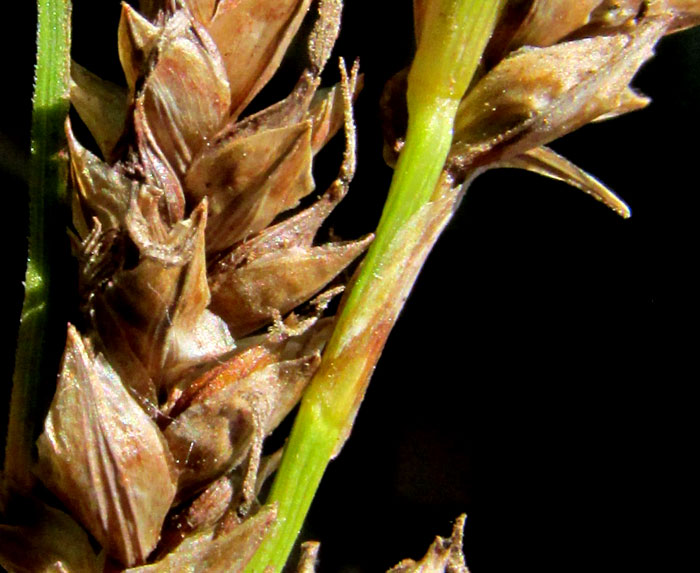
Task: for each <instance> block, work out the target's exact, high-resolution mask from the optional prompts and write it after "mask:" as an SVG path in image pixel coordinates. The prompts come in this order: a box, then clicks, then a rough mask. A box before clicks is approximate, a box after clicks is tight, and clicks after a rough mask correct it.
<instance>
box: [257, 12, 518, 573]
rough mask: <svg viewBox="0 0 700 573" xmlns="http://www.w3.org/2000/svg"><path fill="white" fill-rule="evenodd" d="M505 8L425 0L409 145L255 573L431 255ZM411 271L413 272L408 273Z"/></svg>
mask: <svg viewBox="0 0 700 573" xmlns="http://www.w3.org/2000/svg"><path fill="white" fill-rule="evenodd" d="M503 4H504V1H503V0H496V1H494V0H434V1H431V0H427V6H426V9H425V13H424V20H423V23H422V25H421V39H420V42H419V46H418V51H417V53H416V58H415V61H414V63H413V66H412V68H411V72H410V74H409V80H408V82H409V83H408V94H407V102H408V111H409V123H408V130H407V136H406V143H405V146H404V148H403V150H402V152H401V156H400V157H399V161H398V164H397V167H396V172H395V174H394V178H393V181H392V184H391V188H390V190H389V196H388V198H387V202H386V204H385V206H384V211H383V214H382V218H381V220H380V222H379V226H378V228H377V234H376V239H375V241H374V243H373V244H372V247H371V248H370V250H369V252H368V254H367V257H366V259H365V261H364V262H363V264H362V268H361V269H360V272H359V274H358V276H357V277H356V280H355V282H354V284H353V286H352V289H351V290H350V292H349V294H348V295H347V297H346V299H345V301H344V305H343V310H342V311H341V314H340V316H339V318H338V323H337V325H336V328H335V330H334V333H333V336H332V338H331V340H330V341H329V343H328V346H327V348H326V350H325V352H324V357H323V361H322V363H321V367H320V368H319V371H318V372H317V374H316V376H315V377H314V379H313V381H312V383H311V385H310V387H309V389H308V390H307V392H306V394H305V396H304V399H303V401H302V404H301V407H300V410H299V413H298V415H297V418H296V421H295V424H294V428H293V430H292V434H291V436H290V439H289V442H288V444H287V447H286V449H285V454H284V458H283V460H282V464H281V466H280V469H279V472H278V474H277V477H276V479H275V482H274V484H273V487H272V491H271V493H270V497H269V499H268V502H270V503H276V504H277V506H278V521H277V524H276V526H275V528H274V529H273V531H272V532H271V533H270V535H268V536H267V537H266V539H265V540H264V541H263V544H262V545H261V547H260V549H259V550H258V552H257V553H256V554H255V556H254V558H253V560H252V561H251V563H250V564H249V565H248V568H247V571H249V572H255V573H259V572H262V571H264V570H265V568H266V567H271V568H272V570H273V571H279V570H281V569H282V567H283V566H284V563H285V562H286V560H287V558H288V555H289V552H290V551H291V548H292V546H293V544H294V541H295V540H296V537H297V535H298V533H299V530H300V528H301V526H302V524H303V521H304V518H305V516H306V513H307V511H308V508H309V506H310V504H311V501H312V499H313V496H314V494H315V492H316V489H317V487H318V485H319V483H320V481H321V478H322V476H323V473H324V471H325V468H326V466H327V464H328V462H329V461H330V459H331V458H332V457H333V456H334V455H335V454H336V453H337V452H338V451H339V449H340V448H341V447H342V444H343V443H344V441H345V439H346V438H347V436H348V434H349V432H350V429H351V427H352V423H353V421H354V418H355V415H356V414H357V409H358V407H359V404H360V402H361V401H362V398H363V396H364V393H365V389H366V387H367V384H368V382H369V378H370V375H371V373H372V370H373V368H374V365H375V364H376V361H377V359H378V358H379V355H380V353H381V350H382V348H383V346H384V343H385V341H386V338H387V336H388V334H389V331H390V329H391V327H392V326H393V323H394V321H395V319H396V316H397V315H398V313H399V311H400V309H401V306H402V301H403V300H404V298H405V296H406V295H407V294H408V290H410V287H411V285H412V283H413V281H414V280H415V274H416V273H417V272H418V269H419V268H420V264H422V260H423V259H424V257H425V256H427V253H428V251H429V247H428V248H426V249H422V248H421V245H420V242H421V241H422V240H424V239H425V237H426V236H428V235H430V233H429V232H428V231H429V229H428V228H429V227H430V226H431V225H433V222H432V221H431V220H430V218H429V217H425V216H422V215H421V214H422V213H428V214H429V213H430V212H429V211H425V209H426V208H429V205H430V203H431V201H433V200H434V199H435V191H436V185H437V182H438V179H439V177H440V174H441V172H442V168H443V165H444V162H445V159H446V157H447V154H448V152H449V149H450V145H451V142H452V130H453V124H454V117H455V114H456V112H457V107H458V105H459V102H460V100H461V99H462V96H463V95H464V92H465V91H466V89H467V87H468V85H469V83H470V81H471V79H472V77H473V75H474V72H475V71H476V67H477V65H478V62H479V59H480V57H481V54H482V52H483V50H484V48H485V46H486V43H487V41H488V39H489V38H490V36H491V34H492V32H493V28H494V26H495V23H496V19H497V17H498V14H499V12H500V9H501V7H502V5H503ZM438 232H439V231H438ZM430 236H431V237H432V236H434V237H436V236H437V234H436V233H434V234H433V235H430ZM431 244H432V243H431ZM416 258H418V259H420V261H416V260H415V259H416ZM409 268H410V269H411V270H412V271H415V272H403V270H404V269H409ZM399 295H400V296H399ZM397 298H399V299H400V300H399V302H396V299H397Z"/></svg>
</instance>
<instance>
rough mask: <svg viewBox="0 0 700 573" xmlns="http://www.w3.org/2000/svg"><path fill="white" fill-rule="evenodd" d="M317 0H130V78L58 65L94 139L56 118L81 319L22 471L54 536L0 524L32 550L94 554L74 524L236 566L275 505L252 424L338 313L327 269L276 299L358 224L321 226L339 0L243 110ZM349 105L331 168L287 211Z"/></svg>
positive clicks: (297, 372) (156, 552)
mask: <svg viewBox="0 0 700 573" xmlns="http://www.w3.org/2000/svg"><path fill="white" fill-rule="evenodd" d="M310 4H311V2H310V0H288V1H284V2H267V1H265V2H260V1H258V0H256V1H242V2H230V1H222V2H212V1H206V0H202V1H197V0H189V1H186V2H158V1H153V2H143V3H142V9H143V12H141V13H139V12H138V11H137V10H135V9H134V8H132V7H131V6H129V5H127V4H124V5H123V8H122V14H121V22H120V25H119V31H118V45H119V57H120V61H121V63H122V67H123V70H124V76H125V86H123V87H122V86H117V85H114V84H111V83H109V82H105V81H103V80H101V79H100V78H99V77H98V76H96V75H94V74H92V73H91V72H89V71H87V70H85V69H84V68H82V67H81V66H80V65H79V64H77V63H76V64H74V66H73V82H74V85H73V89H72V101H73V105H74V106H75V108H76V109H77V111H78V113H79V115H80V117H81V118H82V119H83V121H84V122H85V124H86V125H87V127H88V128H89V129H90V131H91V132H92V135H93V137H94V138H95V141H96V142H97V144H98V147H99V149H100V153H101V155H102V158H100V157H98V156H97V155H95V154H94V153H92V152H91V151H89V150H88V149H86V148H85V147H84V146H83V145H82V144H81V143H80V142H79V141H78V139H77V138H76V136H75V135H74V133H73V130H72V128H71V125H70V122H68V123H67V125H66V132H67V138H68V145H69V151H70V165H71V180H72V184H73V185H72V186H73V192H74V198H73V201H72V203H73V211H74V212H73V222H74V227H73V229H72V230H71V233H72V239H73V250H74V253H75V255H76V257H77V259H78V263H79V287H80V296H81V309H82V311H83V313H84V318H83V320H82V324H83V327H82V328H81V332H79V331H78V329H77V328H76V327H74V326H69V329H68V341H67V344H66V347H65V351H64V357H63V363H62V367H61V372H60V374H59V382H58V389H57V392H56V394H55V396H54V399H53V403H52V404H51V407H50V411H49V414H48V417H47V418H46V421H45V426H44V432H43V434H42V435H41V437H40V438H39V442H38V449H39V466H38V470H37V472H38V474H39V476H40V479H41V480H42V481H43V483H44V485H45V486H46V487H47V488H48V489H49V490H51V492H52V493H53V494H54V495H55V496H56V497H57V498H58V499H59V500H60V501H61V502H62V503H63V504H64V506H65V508H66V509H67V511H68V512H70V514H71V516H72V517H68V516H65V518H63V517H61V516H62V515H63V514H58V513H57V512H55V510H52V509H45V510H42V511H43V512H44V513H46V512H47V511H48V512H49V513H50V516H49V517H47V519H46V523H47V524H49V526H52V527H53V526H55V528H56V529H57V533H56V534H55V535H54V536H52V537H50V540H44V537H42V535H43V534H42V533H41V532H40V531H39V530H37V529H36V526H35V525H34V524H33V523H30V522H29V521H28V522H27V523H26V524H19V525H17V526H16V527H15V526H13V527H15V528H14V529H11V530H8V531H7V533H8V535H10V537H12V536H15V537H16V536H17V535H19V534H21V533H22V532H30V531H37V532H38V533H37V535H38V536H37V541H36V543H37V544H38V546H39V547H41V548H43V549H42V550H43V551H44V552H45V553H46V555H47V559H52V558H53V557H52V556H53V555H56V556H57V557H56V558H57V559H65V560H66V561H67V562H70V563H73V564H74V565H73V566H74V567H78V568H80V567H82V569H80V570H84V571H88V570H97V569H98V568H99V567H100V565H99V564H98V563H97V557H96V553H95V552H94V551H93V550H92V548H91V547H90V546H89V544H88V545H87V546H86V543H85V539H87V534H89V535H91V536H92V538H94V539H95V540H96V542H97V543H98V545H99V550H100V551H102V552H103V559H106V562H107V564H108V568H109V569H110V570H122V571H144V572H146V571H164V572H165V571H176V570H177V571H179V570H197V571H222V572H223V571H240V570H242V568H243V567H244V566H245V564H246V562H247V561H248V559H249V558H250V557H251V555H252V554H253V552H254V551H255V548H256V547H257V544H258V543H259V542H260V540H261V539H262V536H263V534H264V532H265V531H266V530H267V529H268V528H269V527H270V525H271V524H272V523H273V522H274V519H275V514H276V512H275V508H274V507H265V508H262V509H261V507H260V504H259V503H258V502H257V500H256V496H257V494H258V492H259V490H260V487H261V486H262V483H263V481H264V479H265V478H266V477H267V476H269V475H270V473H271V472H273V471H274V468H275V467H276V464H277V463H278V462H279V457H280V454H279V452H278V453H277V454H275V455H273V456H271V457H265V456H263V455H262V443H263V440H264V438H265V436H267V435H268V434H270V432H272V431H273V430H274V429H275V428H276V427H277V426H278V424H279V423H280V422H281V421H282V420H283V419H284V418H285V417H286V415H287V414H288V413H289V412H290V411H291V410H292V409H293V408H294V406H295V405H296V404H297V402H298V401H299V399H300V397H301V394H302V392H303V390H304V388H305V387H306V385H307V383H308V382H309V380H310V379H311V377H312V375H313V373H314V372H315V370H316V369H317V368H318V365H319V362H320V353H321V351H322V349H323V346H324V344H325V341H326V339H327V338H328V336H329V333H330V329H331V325H332V320H331V319H330V318H320V313H321V309H322V308H323V307H324V306H325V304H327V301H328V299H329V298H330V297H331V296H332V295H333V294H335V293H337V292H338V289H337V288H336V289H331V290H330V291H328V293H327V294H322V295H320V298H319V301H318V302H317V303H315V304H316V306H317V307H318V310H317V311H316V313H315V314H312V315H310V316H296V315H294V314H293V313H292V314H290V315H289V316H288V317H287V318H286V319H285V320H283V319H282V315H283V314H288V313H290V312H291V311H292V310H294V309H295V308H296V307H297V306H299V305H300V304H302V303H304V302H305V301H307V300H309V299H310V298H311V297H312V296H314V295H316V294H317V293H319V292H320V291H322V290H323V289H324V288H325V287H326V285H327V284H328V283H330V282H331V281H332V280H333V279H334V278H335V277H336V276H337V275H338V274H339V273H340V272H341V271H342V270H343V269H344V268H345V267H346V266H348V265H349V264H350V263H351V262H352V261H353V260H354V259H355V258H356V257H357V256H358V255H360V254H361V253H362V251H364V250H365V249H366V248H367V245H368V244H369V241H370V240H371V238H369V237H368V238H365V239H362V240H360V241H354V242H352V241H351V242H333V243H328V244H325V245H324V244H321V245H316V244H314V239H315V236H316V234H317V233H318V231H319V228H320V227H321V225H322V224H323V222H324V220H325V219H326V217H327V216H328V214H329V213H330V212H331V210H332V209H333V208H334V207H335V206H336V205H337V204H338V202H339V201H340V200H341V199H342V198H343V197H344V195H345V193H346V192H347V187H348V184H349V182H350V179H351V178H352V174H353V173H354V162H355V155H354V126H353V122H352V114H351V105H352V98H353V97H354V96H355V95H356V93H357V91H358V86H359V83H360V81H359V78H358V73H357V67H354V68H353V71H352V73H351V74H350V77H348V76H347V74H346V73H345V69H344V67H342V66H341V68H342V69H341V75H342V82H341V84H340V85H339V86H336V87H335V88H331V89H327V90H319V89H318V88H319V84H320V74H321V71H322V70H323V68H324V66H325V64H326V61H327V60H328V57H329V55H330V51H331V48H332V46H333V44H334V41H335V38H336V36H337V32H338V26H339V20H340V8H341V3H340V1H338V0H322V1H321V2H319V3H318V16H317V19H316V23H315V24H314V26H313V29H312V31H311V33H310V36H309V39H308V44H307V45H308V49H307V52H308V62H307V67H306V69H305V70H304V71H303V73H302V74H301V77H300V78H299V81H298V82H297V85H296V86H295V87H294V88H293V89H292V91H291V93H290V95H289V96H288V97H287V98H285V99H284V100H282V101H280V102H279V103H277V104H274V105H272V106H270V107H268V108H265V109H263V110H261V111H259V112H257V113H256V114H254V115H250V116H247V117H246V116H244V115H243V111H244V109H245V107H246V106H247V104H248V103H249V102H250V101H251V100H252V99H253V98H254V97H255V95H256V94H257V93H258V92H259V91H260V89H261V88H262V87H263V86H264V85H265V83H266V82H267V81H268V80H269V79H270V77H271V76H272V75H273V74H274V72H275V70H276V69H277V67H278V65H279V63H280V61H281V58H282V56H283V54H284V52H285V50H286V48H287V46H288V45H289V43H290V42H291V41H292V39H293V37H294V36H295V34H296V32H297V29H298V28H299V26H300V24H301V22H302V20H303V18H304V16H305V15H306V12H307V11H308V9H309V6H310ZM343 126H344V128H345V134H346V139H347V149H346V153H345V156H344V158H343V161H342V162H341V169H340V175H339V178H338V180H337V181H336V182H334V183H333V184H332V185H331V187H330V189H329V190H328V191H327V192H326V193H325V194H323V195H322V196H321V197H320V198H318V199H316V200H315V201H310V205H311V206H307V207H306V208H304V209H303V210H301V211H299V212H298V213H296V214H294V215H293V216H292V217H289V216H288V215H287V214H286V212H287V211H289V210H290V209H292V208H294V207H297V206H298V205H299V203H300V201H302V200H303V199H304V198H305V197H307V196H308V195H310V194H311V193H313V192H314V189H315V184H314V180H313V176H312V161H313V158H314V156H315V154H316V153H317V152H318V151H319V150H320V148H321V147H322V146H323V145H324V144H325V143H326V142H327V141H328V140H329V139H330V138H331V137H332V136H333V135H334V133H335V132H336V131H337V130H338V129H339V128H340V127H343ZM272 223H274V225H271V224H272ZM214 301H215V302H214ZM273 323H274V327H273V328H271V330H270V331H269V332H265V331H264V328H265V327H266V326H269V325H272V324H273ZM261 329H262V330H261ZM257 330H260V333H258V334H257V335H256V336H251V337H249V338H247V339H244V338H242V337H243V336H246V335H249V334H255V331H257ZM52 512H53V513H52ZM73 520H75V521H73ZM32 528H34V529H32ZM71 538H75V539H74V540H73V539H71ZM56 540H64V541H65V543H66V544H71V547H72V549H70V550H66V551H65V552H63V553H62V552H61V549H60V547H59V546H58V545H57V544H56ZM3 554H7V555H10V553H8V551H5V550H3ZM13 559H15V557H12V555H10V556H9V557H6V558H5V560H6V561H7V562H11V563H14V561H12V560H13ZM8 560H9V561H8ZM19 560H20V561H21V559H19ZM85 563H87V565H86V564H85ZM71 570H76V571H77V570H78V569H71Z"/></svg>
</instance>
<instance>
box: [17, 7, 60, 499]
mask: <svg viewBox="0 0 700 573" xmlns="http://www.w3.org/2000/svg"><path fill="white" fill-rule="evenodd" d="M70 16H71V2H70V0H39V1H38V29H37V64H36V76H35V88H34V107H33V115H32V150H31V163H30V180H29V254H28V260H27V272H26V277H25V295H24V304H23V307H22V315H21V322H20V327H19V334H18V342H17V353H16V355H15V371H14V377H13V386H12V398H11V402H10V422H9V427H8V435H7V446H6V450H5V477H6V479H7V483H8V485H10V486H11V487H12V488H14V489H18V490H20V491H27V490H28V489H29V488H30V487H31V486H32V484H33V482H34V479H33V476H32V474H31V466H32V448H33V444H34V439H35V437H36V429H37V425H38V424H39V423H41V420H40V419H38V415H39V412H38V408H37V406H38V398H39V395H40V391H41V383H42V379H41V373H42V371H43V367H42V363H43V359H44V357H45V355H46V353H45V347H46V345H47V343H48V340H47V335H48V334H49V333H50V332H51V331H52V330H51V329H50V328H49V305H48V299H49V293H50V288H51V277H50V272H49V271H50V268H51V266H52V265H53V264H54V263H53V259H54V252H55V250H56V244H57V240H56V239H57V237H56V236H54V231H55V230H56V228H57V227H58V225H56V216H57V212H58V211H57V207H58V206H59V205H60V204H61V203H62V202H63V200H64V196H65V189H66V175H67V169H66V160H65V158H64V157H63V156H62V154H61V151H62V149H63V148H64V140H65V134H64V128H63V124H64V121H65V117H66V114H67V113H68V105H69V103H68V95H69V89H70V38H71V36H70Z"/></svg>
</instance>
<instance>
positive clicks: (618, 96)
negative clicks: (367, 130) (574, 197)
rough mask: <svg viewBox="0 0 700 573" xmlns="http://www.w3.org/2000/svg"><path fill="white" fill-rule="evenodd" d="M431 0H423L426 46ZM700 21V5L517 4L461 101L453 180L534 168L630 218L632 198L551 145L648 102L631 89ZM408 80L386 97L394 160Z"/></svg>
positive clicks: (534, 0)
mask: <svg viewBox="0 0 700 573" xmlns="http://www.w3.org/2000/svg"><path fill="white" fill-rule="evenodd" d="M430 1H431V0H415V1H414V8H415V9H414V14H415V29H416V36H417V39H418V41H420V31H421V26H422V19H423V15H424V13H425V7H426V5H427V4H428V3H429V2H430ZM698 23H700V3H698V2H697V1H694V0H688V1H680V0H629V1H623V2H620V1H614V2H613V1H607V0H604V1H601V0H590V1H581V2H568V1H566V0H529V1H526V2H508V3H507V4H506V6H505V8H504V11H503V14H502V15H501V19H500V22H499V24H498V26H497V27H496V30H495V32H494V34H493V37H492V38H491V40H490V42H489V44H488V46H487V47H486V50H485V52H484V55H483V59H482V66H481V70H480V72H479V74H477V77H476V78H475V80H474V81H473V82H472V85H471V86H470V88H469V89H468V90H467V92H466V94H465V96H464V98H463V99H462V101H461V103H460V106H459V110H458V112H457V117H456V119H455V127H454V138H453V144H452V149H451V151H450V155H449V158H448V161H447V164H446V168H445V178H444V179H443V183H447V184H448V185H452V186H456V187H460V186H461V185H462V184H463V183H465V182H469V181H471V179H472V178H473V176H474V175H476V174H478V173H481V172H483V171H484V170H486V169H492V168H498V167H515V168H519V169H526V170H529V171H533V172H535V173H539V174H541V175H544V176H547V177H550V178H553V179H557V180H561V181H564V182H566V183H568V184H569V185H571V186H573V187H576V188H578V189H581V190H582V191H584V192H585V193H588V194H589V195H591V196H593V197H594V198H596V199H598V200H599V201H601V202H602V203H604V204H605V205H607V206H608V207H610V208H611V209H613V210H614V211H615V212H617V213H618V214H619V215H621V216H623V217H629V216H630V214H631V213H630V209H629V207H628V206H627V205H626V204H625V203H624V201H622V199H620V198H619V197H618V196H617V195H615V194H614V193H613V192H612V191H611V190H610V189H608V188H607V187H605V185H603V184H602V183H601V182H600V181H598V180H597V179H595V178H594V177H593V176H591V175H589V174H588V173H586V172H585V171H583V170H582V169H580V168H578V167H577V166H575V165H574V164H572V163H571V162H570V161H568V160H566V159H565V158H563V157H561V156H560V155H558V154H557V153H555V152H554V151H552V150H551V149H550V148H548V147H547V146H546V145H547V144H548V143H549V142H551V141H553V140H555V139H558V138H559V137H561V136H563V135H565V134H567V133H569V132H571V131H574V130H576V129H578V128H579V127H582V126H583V125H585V124H587V123H590V122H596V121H603V120H606V119H610V118H613V117H617V116H619V115H622V114H625V113H628V112H631V111H635V110H639V109H642V108H644V107H645V106H647V105H648V104H649V99H648V98H646V97H644V96H642V95H640V94H638V93H637V92H636V91H634V89H632V88H631V87H630V82H631V80H632V78H633V77H634V75H635V74H636V73H637V71H638V70H639V68H640V67H641V65H642V64H643V63H644V62H645V61H647V60H648V59H649V58H650V57H651V56H652V55H653V53H654V47H655V45H656V43H657V42H658V41H659V40H660V39H661V38H662V37H663V36H664V35H666V34H669V33H672V32H676V31H678V30H681V29H685V28H687V27H690V26H694V25H697V24H698ZM406 77H407V70H404V71H402V72H400V73H399V74H397V75H396V76H395V77H394V78H392V79H391V80H390V81H389V82H388V83H387V86H386V88H385V91H384V94H383V96H382V108H383V115H384V127H383V129H384V136H385V149H384V156H385V159H386V160H387V161H388V162H389V163H390V164H392V163H394V162H395V160H396V158H397V154H398V151H400V149H401V147H402V145H403V135H404V133H405V127H406V111H405V107H406V106H405V103H404V102H405V90H406ZM465 188H466V186H464V187H463V189H465Z"/></svg>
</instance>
